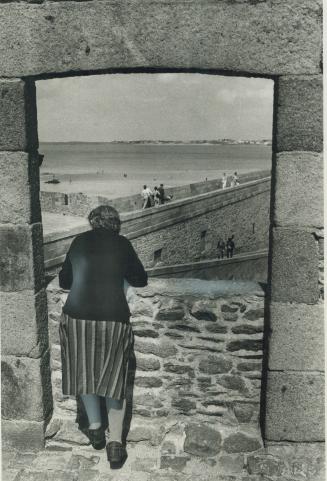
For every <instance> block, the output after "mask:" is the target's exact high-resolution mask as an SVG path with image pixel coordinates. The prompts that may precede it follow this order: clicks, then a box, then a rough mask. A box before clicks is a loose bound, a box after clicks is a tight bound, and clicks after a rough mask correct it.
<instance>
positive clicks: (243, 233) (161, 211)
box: [44, 177, 270, 270]
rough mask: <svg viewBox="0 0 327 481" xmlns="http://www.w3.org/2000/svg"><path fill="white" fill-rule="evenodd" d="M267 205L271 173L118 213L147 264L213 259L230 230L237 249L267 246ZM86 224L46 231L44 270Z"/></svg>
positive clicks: (60, 256)
mask: <svg viewBox="0 0 327 481" xmlns="http://www.w3.org/2000/svg"><path fill="white" fill-rule="evenodd" d="M269 206H270V177H268V178H262V179H258V180H254V181H252V182H247V183H246V184H242V185H240V186H238V187H235V188H232V189H227V190H215V191H212V192H208V193H205V194H199V195H197V196H194V197H189V198H187V199H183V200H179V201H174V202H171V203H169V204H166V205H163V206H160V207H159V208H155V207H153V208H151V209H146V210H141V211H137V212H130V213H126V214H122V215H121V218H122V233H123V234H124V235H126V236H127V237H128V238H129V239H131V241H132V243H133V245H134V247H135V249H136V251H137V252H138V254H139V256H140V258H141V260H142V261H143V263H144V264H145V266H146V267H153V266H155V265H158V266H160V265H173V264H181V263H185V262H192V261H196V260H200V259H210V258H216V257H217V249H216V246H217V240H218V237H219V236H221V237H222V238H223V239H227V237H228V236H230V235H231V234H234V236H235V244H236V251H235V252H236V253H247V252H256V251H260V250H262V249H266V248H267V247H268V228H269ZM44 216H46V213H45V214H44ZM88 228H89V227H88V226H87V224H86V223H85V222H84V223H82V225H81V227H80V228H78V227H74V228H72V229H71V230H69V229H68V230H67V229H65V230H63V231H62V233H61V232H60V229H59V227H58V231H57V232H55V233H54V232H52V233H51V234H49V235H47V234H46V233H45V235H44V255H45V265H46V268H47V270H50V269H56V268H57V267H58V266H59V265H60V264H61V263H62V262H63V259H64V256H65V254H66V252H67V249H68V247H69V245H70V243H71V242H72V240H73V238H74V236H75V235H76V234H77V233H79V232H81V231H83V230H87V229H88Z"/></svg>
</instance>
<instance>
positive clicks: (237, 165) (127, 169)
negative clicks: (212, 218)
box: [39, 142, 271, 198]
mask: <svg viewBox="0 0 327 481" xmlns="http://www.w3.org/2000/svg"><path fill="white" fill-rule="evenodd" d="M39 152H40V153H41V154H44V160H43V163H42V165H41V169H40V178H41V190H43V191H52V192H64V193H72V192H82V193H86V194H87V193H88V194H98V195H104V196H107V197H109V198H114V197H123V196H128V195H133V194H137V193H140V191H141V190H142V188H143V185H148V186H149V187H150V188H153V187H154V186H155V185H158V184H160V183H163V184H164V185H165V186H166V187H173V186H177V185H183V184H189V183H193V182H200V181H205V180H206V179H207V180H210V179H216V178H220V177H221V176H222V175H223V173H224V172H225V173H226V174H227V175H231V174H232V173H234V172H235V171H236V172H237V173H238V174H241V173H245V172H251V171H255V170H266V169H270V168H271V146H270V145H265V144H203V143H201V144H194V143H191V144H174V143H171V144H166V143H165V144H160V143H159V144H139V143H87V142H85V143H83V142H76V143H48V142H47V143H40V148H39ZM53 179H55V180H58V181H59V183H48V181H49V180H50V181H52V180H53Z"/></svg>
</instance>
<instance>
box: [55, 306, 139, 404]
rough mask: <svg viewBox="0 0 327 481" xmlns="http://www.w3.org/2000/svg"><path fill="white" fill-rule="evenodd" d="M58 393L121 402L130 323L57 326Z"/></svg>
mask: <svg viewBox="0 0 327 481" xmlns="http://www.w3.org/2000/svg"><path fill="white" fill-rule="evenodd" d="M59 336H60V343H61V361H62V392H63V394H64V395H68V396H78V395H79V394H98V395H99V396H108V397H111V398H113V399H124V398H125V393H126V384H127V371H128V361H129V357H130V353H131V349H132V346H133V341H134V336H133V331H132V326H131V324H130V323H126V324H125V323H122V322H116V321H89V320H84V319H74V318H72V317H70V316H68V315H67V314H65V313H62V315H61V320H60V324H59Z"/></svg>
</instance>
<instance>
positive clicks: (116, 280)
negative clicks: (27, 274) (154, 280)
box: [59, 228, 148, 322]
mask: <svg viewBox="0 0 327 481" xmlns="http://www.w3.org/2000/svg"><path fill="white" fill-rule="evenodd" d="M124 279H126V280H127V282H128V283H129V284H130V285H131V286H134V287H144V286H146V285H147V280H148V276H147V273H146V272H145V270H144V267H143V265H142V263H141V261H140V260H139V258H138V257H137V254H136V252H135V250H134V248H133V246H132V244H131V243H130V241H129V240H128V239H126V237H123V236H121V235H119V234H117V233H115V232H113V231H109V230H108V229H104V228H98V229H93V230H90V231H87V232H84V233H83V234H80V235H78V236H77V237H75V239H74V240H73V242H72V244H71V246H70V248H69V251H68V253H67V256H66V259H65V262H64V264H63V266H62V269H61V271H60V272H59V285H60V287H62V288H63V289H70V292H69V295H68V298H67V301H66V304H65V305H64V308H63V311H64V312H65V313H66V314H68V315H69V316H71V317H74V318H75V319H91V320H93V319H94V320H102V321H121V322H128V320H129V317H130V311H129V308H128V304H127V302H126V297H125V294H124V289H123V287H124Z"/></svg>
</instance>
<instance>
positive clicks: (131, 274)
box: [125, 239, 148, 287]
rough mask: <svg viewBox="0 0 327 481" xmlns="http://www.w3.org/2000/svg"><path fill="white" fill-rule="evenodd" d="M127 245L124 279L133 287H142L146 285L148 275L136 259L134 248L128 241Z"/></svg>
mask: <svg viewBox="0 0 327 481" xmlns="http://www.w3.org/2000/svg"><path fill="white" fill-rule="evenodd" d="M126 240H127V239H126ZM127 243H128V245H127V249H128V253H127V265H126V273H125V279H126V280H127V282H128V283H129V284H130V285H131V286H133V287H144V286H146V285H147V284H148V275H147V273H146V271H145V269H144V267H143V264H142V262H141V261H140V259H139V258H138V256H137V254H136V252H135V250H134V247H133V246H132V244H131V243H130V241H129V240H127Z"/></svg>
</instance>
